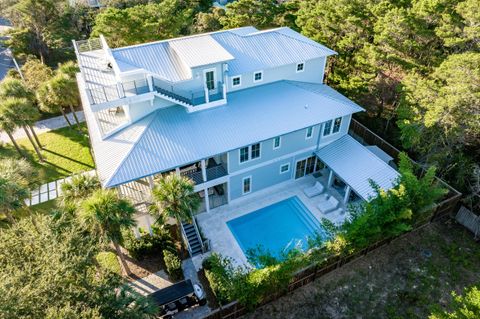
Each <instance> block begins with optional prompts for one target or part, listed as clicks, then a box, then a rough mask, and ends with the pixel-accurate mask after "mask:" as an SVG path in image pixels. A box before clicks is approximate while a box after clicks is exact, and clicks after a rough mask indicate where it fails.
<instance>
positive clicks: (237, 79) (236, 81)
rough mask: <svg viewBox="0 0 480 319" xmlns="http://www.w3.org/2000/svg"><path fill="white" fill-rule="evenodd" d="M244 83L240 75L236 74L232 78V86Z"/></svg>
mask: <svg viewBox="0 0 480 319" xmlns="http://www.w3.org/2000/svg"><path fill="white" fill-rule="evenodd" d="M241 84H242V78H241V77H240V76H236V77H234V78H232V86H240V85H241Z"/></svg>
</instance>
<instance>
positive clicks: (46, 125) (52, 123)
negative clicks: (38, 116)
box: [0, 111, 85, 143]
mask: <svg viewBox="0 0 480 319" xmlns="http://www.w3.org/2000/svg"><path fill="white" fill-rule="evenodd" d="M76 114H77V117H78V120H79V121H80V122H84V121H85V116H84V114H83V111H77V112H76ZM67 117H68V119H69V120H70V122H71V123H72V125H75V119H74V117H73V115H72V113H68V114H67ZM66 126H68V123H67V121H65V118H64V117H63V115H60V116H57V117H52V118H49V119H46V120H42V121H38V122H37V123H35V125H34V129H35V132H36V133H37V134H41V133H45V132H48V131H51V130H56V129H58V128H62V127H66ZM13 137H14V138H15V139H17V138H23V137H26V135H25V131H24V130H23V129H21V128H20V129H17V130H16V131H15V132H13ZM0 141H2V142H6V143H10V138H9V137H8V135H7V134H6V133H5V132H1V133H0Z"/></svg>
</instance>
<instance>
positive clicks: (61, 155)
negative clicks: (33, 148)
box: [43, 148, 95, 173]
mask: <svg viewBox="0 0 480 319" xmlns="http://www.w3.org/2000/svg"><path fill="white" fill-rule="evenodd" d="M43 150H44V151H45V152H48V153H50V154H53V155H56V156H59V157H63V158H65V159H67V160H69V161H72V162H75V163H77V164H80V165H84V166H87V167H90V168H92V169H94V168H95V166H92V165H90V164H88V163H84V162H80V161H77V160H76V159H73V158H71V157H68V156H65V155H63V154H60V153H57V152H54V151H52V150H49V149H47V148H44V149H43ZM45 162H46V163H49V164H51V165H54V166H56V167H59V168H61V167H60V166H57V165H55V164H52V163H50V162H48V161H45ZM62 169H63V170H65V171H67V172H70V171H68V170H66V169H64V168H62ZM70 173H71V172H70Z"/></svg>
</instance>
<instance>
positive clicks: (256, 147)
mask: <svg viewBox="0 0 480 319" xmlns="http://www.w3.org/2000/svg"><path fill="white" fill-rule="evenodd" d="M251 157H252V160H253V159H256V158H259V157H260V143H257V144H253V145H252V156H251Z"/></svg>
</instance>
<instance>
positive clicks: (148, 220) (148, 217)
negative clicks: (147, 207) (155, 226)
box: [144, 214, 153, 236]
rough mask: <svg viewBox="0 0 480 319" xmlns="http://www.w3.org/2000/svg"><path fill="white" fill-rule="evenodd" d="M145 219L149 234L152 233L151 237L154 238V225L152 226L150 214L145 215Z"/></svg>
mask: <svg viewBox="0 0 480 319" xmlns="http://www.w3.org/2000/svg"><path fill="white" fill-rule="evenodd" d="M144 218H145V223H146V224H147V228H148V232H149V233H150V235H151V236H153V230H152V225H151V224H150V214H147V215H145V216H144Z"/></svg>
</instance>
